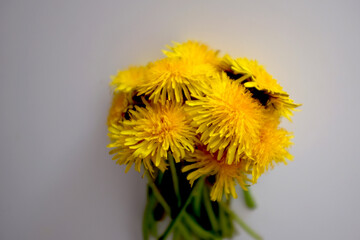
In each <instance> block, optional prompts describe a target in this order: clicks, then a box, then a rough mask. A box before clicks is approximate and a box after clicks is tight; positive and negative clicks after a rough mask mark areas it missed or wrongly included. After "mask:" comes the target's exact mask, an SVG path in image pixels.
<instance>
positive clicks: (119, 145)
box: [107, 124, 167, 174]
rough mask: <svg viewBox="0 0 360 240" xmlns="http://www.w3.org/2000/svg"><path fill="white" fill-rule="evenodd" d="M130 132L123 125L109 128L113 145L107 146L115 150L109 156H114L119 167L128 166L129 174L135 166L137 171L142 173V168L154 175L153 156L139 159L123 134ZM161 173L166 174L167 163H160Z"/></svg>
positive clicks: (114, 125) (126, 170)
mask: <svg viewBox="0 0 360 240" xmlns="http://www.w3.org/2000/svg"><path fill="white" fill-rule="evenodd" d="M125 130H128V129H127V128H126V127H125V126H124V125H123V124H113V125H111V126H110V127H109V134H108V135H109V137H110V140H111V143H110V144H109V145H108V146H107V147H108V148H113V149H112V150H111V151H110V152H109V154H111V155H114V156H113V160H115V161H116V163H117V164H119V165H127V166H126V169H125V172H128V171H129V170H130V168H131V166H132V165H133V164H135V170H136V171H138V172H140V170H141V166H142V165H144V168H145V169H147V170H148V171H149V172H150V173H151V174H153V173H154V163H153V161H152V160H151V156H146V157H145V158H141V157H137V154H135V151H136V150H135V149H131V148H130V147H129V145H128V144H126V142H127V137H126V136H125V135H124V134H122V132H123V131H125ZM156 167H157V168H158V169H160V171H162V172H164V171H165V170H166V169H167V164H166V163H165V162H160V164H159V165H158V166H156Z"/></svg>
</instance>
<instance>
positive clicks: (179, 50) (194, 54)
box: [163, 41, 219, 66]
mask: <svg viewBox="0 0 360 240" xmlns="http://www.w3.org/2000/svg"><path fill="white" fill-rule="evenodd" d="M167 48H168V49H169V50H163V53H164V54H165V55H166V56H167V57H169V58H182V59H186V60H188V61H191V62H192V63H193V64H204V63H208V64H211V65H213V66H217V65H218V64H219V58H218V53H219V51H213V50H211V49H209V47H208V46H207V45H205V44H202V43H199V42H196V41H187V42H185V43H174V46H173V47H171V46H167Z"/></svg>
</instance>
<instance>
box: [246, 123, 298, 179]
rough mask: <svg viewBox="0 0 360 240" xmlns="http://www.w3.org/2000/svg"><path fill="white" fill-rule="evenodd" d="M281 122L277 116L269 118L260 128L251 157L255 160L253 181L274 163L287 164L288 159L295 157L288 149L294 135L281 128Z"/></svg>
mask: <svg viewBox="0 0 360 240" xmlns="http://www.w3.org/2000/svg"><path fill="white" fill-rule="evenodd" d="M279 123H280V121H279V120H278V119H276V118H270V119H268V120H267V121H266V122H265V124H264V125H263V126H262V128H261V129H260V138H259V140H258V142H256V143H254V144H253V145H252V149H251V150H252V152H251V158H252V159H253V160H254V164H253V170H252V171H253V172H252V175H253V179H252V181H253V182H254V183H255V182H256V181H257V179H258V178H259V176H260V175H261V174H262V173H264V172H265V171H267V170H268V169H269V168H273V167H274V164H276V163H284V164H287V163H286V159H289V160H292V159H293V156H292V155H291V154H290V153H289V152H288V150H287V149H288V148H289V147H290V146H291V145H292V142H291V139H292V138H293V135H292V134H291V133H289V132H288V131H286V130H285V129H283V128H279V127H278V126H279Z"/></svg>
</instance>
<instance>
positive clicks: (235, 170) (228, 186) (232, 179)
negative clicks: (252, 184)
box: [183, 147, 249, 201]
mask: <svg viewBox="0 0 360 240" xmlns="http://www.w3.org/2000/svg"><path fill="white" fill-rule="evenodd" d="M186 161H187V162H189V163H191V164H189V165H187V166H185V167H184V168H183V172H188V171H192V170H193V171H192V172H190V173H189V174H188V176H187V179H188V180H189V181H190V184H191V185H193V183H194V181H195V180H196V179H198V178H200V177H202V176H215V183H214V185H213V186H212V189H211V192H210V198H211V200H212V201H215V200H217V201H221V199H222V196H223V194H224V195H225V197H226V198H228V196H229V195H230V194H231V195H232V196H233V197H234V198H237V194H236V191H235V186H236V184H239V185H240V186H241V187H242V188H243V189H245V190H246V181H247V180H249V179H248V178H247V176H246V174H247V173H248V171H246V169H245V162H244V161H240V162H237V163H233V164H230V165H229V164H227V163H226V160H225V158H224V157H223V158H221V159H220V160H218V159H217V156H216V154H212V153H210V152H208V151H207V150H206V149H205V147H200V148H198V149H196V150H195V151H194V153H193V154H190V156H189V157H188V158H187V159H186Z"/></svg>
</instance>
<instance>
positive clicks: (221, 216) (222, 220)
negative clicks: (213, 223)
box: [219, 204, 229, 236]
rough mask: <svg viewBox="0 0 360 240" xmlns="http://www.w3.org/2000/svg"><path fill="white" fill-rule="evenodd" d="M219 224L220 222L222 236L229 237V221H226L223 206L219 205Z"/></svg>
mask: <svg viewBox="0 0 360 240" xmlns="http://www.w3.org/2000/svg"><path fill="white" fill-rule="evenodd" d="M219 222H220V227H221V233H222V235H224V236H227V235H228V232H229V229H228V225H227V221H226V216H225V212H224V208H223V206H222V205H221V204H219Z"/></svg>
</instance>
